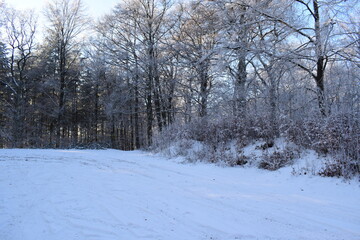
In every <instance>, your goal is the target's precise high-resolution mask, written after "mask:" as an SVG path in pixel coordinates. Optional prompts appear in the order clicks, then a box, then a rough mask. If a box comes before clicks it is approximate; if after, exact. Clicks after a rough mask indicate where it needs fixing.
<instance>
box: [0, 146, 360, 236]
mask: <svg viewBox="0 0 360 240" xmlns="http://www.w3.org/2000/svg"><path fill="white" fill-rule="evenodd" d="M290 171H291V170H290V168H284V169H281V170H280V171H275V172H268V171H264V170H259V169H255V168H246V169H244V168H221V167H217V166H214V165H210V164H195V165H194V164H181V163H178V162H176V161H174V160H165V159H163V158H160V157H155V156H149V155H148V154H147V153H143V152H139V151H134V152H122V151H116V150H99V151H96V150H91V151H90V150H87V151H85V150H84V151H78V150H0V239H1V240H30V239H31V240H32V239H33V240H49V239H51V240H57V239H58V240H64V239H66V240H75V239H78V240H96V239H99V240H107V239H109V240H122V239H124V240H125V239H126V240H131V239H154V240H155V239H156V240H160V239H164V240H168V239H171V240H176V239H179V240H191V239H194V240H197V239H219V240H220V239H224V240H225V239H226V240H230V239H244V240H247V239H248V240H250V239H284V240H289V239H294V240H295V239H296V240H298V239H309V240H310V239H311V240H316V239H319V240H324V239H326V240H331V239H334V240H340V239H346V240H352V239H353V240H358V239H360V204H359V203H360V188H359V185H358V183H357V182H352V183H344V182H341V180H339V179H331V178H321V177H315V176H314V177H308V176H292V175H291V174H290Z"/></svg>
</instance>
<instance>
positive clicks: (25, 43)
mask: <svg viewBox="0 0 360 240" xmlns="http://www.w3.org/2000/svg"><path fill="white" fill-rule="evenodd" d="M5 16H6V22H5V31H6V38H7V46H8V52H9V61H8V62H9V77H7V78H5V79H1V83H2V84H3V85H5V86H6V88H7V89H9V90H10V92H11V97H10V98H8V102H7V105H8V107H9V108H10V111H11V116H12V118H11V119H12V123H13V126H12V128H11V129H12V143H13V146H14V147H22V144H23V140H24V139H23V138H24V131H25V128H24V126H25V119H26V109H27V106H28V104H29V99H28V90H29V82H28V81H29V78H28V71H29V60H30V58H32V57H33V56H34V54H33V50H34V47H35V43H34V39H35V30H36V28H35V26H36V20H35V19H34V17H33V13H28V14H25V13H22V12H18V11H16V10H14V9H8V10H7V11H6V14H5Z"/></svg>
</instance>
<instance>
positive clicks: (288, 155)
mask: <svg viewBox="0 0 360 240" xmlns="http://www.w3.org/2000/svg"><path fill="white" fill-rule="evenodd" d="M298 157H300V152H299V151H298V150H297V149H295V148H290V147H286V148H285V149H284V150H282V151H274V152H273V153H271V154H265V155H264V156H263V158H262V160H261V161H260V163H259V168H262V169H267V170H271V171H275V170H278V169H279V168H282V167H285V166H286V165H290V164H292V163H293V160H294V159H295V158H298Z"/></svg>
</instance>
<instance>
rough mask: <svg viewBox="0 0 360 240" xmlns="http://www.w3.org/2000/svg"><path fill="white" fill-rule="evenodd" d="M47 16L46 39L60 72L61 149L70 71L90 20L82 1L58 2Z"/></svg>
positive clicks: (57, 144) (59, 133) (59, 126)
mask: <svg viewBox="0 0 360 240" xmlns="http://www.w3.org/2000/svg"><path fill="white" fill-rule="evenodd" d="M45 16H46V17H47V20H48V22H49V25H48V26H47V38H46V39H47V41H48V43H49V44H50V45H51V46H52V47H53V49H54V50H55V51H56V53H55V58H56V64H57V69H56V71H55V73H54V74H55V75H56V78H57V79H58V81H59V86H58V109H57V123H56V125H57V129H56V136H57V140H56V146H57V147H59V146H60V140H61V131H62V129H63V121H64V114H65V110H66V109H65V107H66V100H67V99H66V97H67V96H66V93H67V90H68V89H67V87H68V84H69V81H70V80H69V70H70V68H71V67H72V65H73V64H74V63H75V62H76V61H77V60H78V58H79V54H80V51H79V47H80V41H79V39H78V37H79V36H80V34H81V33H83V32H84V30H85V28H86V20H87V19H86V17H85V15H84V11H83V5H82V2H81V0H55V1H53V2H51V3H49V4H48V5H47V7H46V9H45ZM75 131H76V130H75Z"/></svg>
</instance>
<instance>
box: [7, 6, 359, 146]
mask: <svg viewBox="0 0 360 240" xmlns="http://www.w3.org/2000/svg"><path fill="white" fill-rule="evenodd" d="M1 12H2V13H1V16H2V18H1V20H0V21H1V23H0V24H1V36H0V97H1V101H0V147H43V148H45V147H51V148H54V147H56V148H70V147H111V148H118V149H124V150H132V149H139V148H142V147H147V146H149V145H151V144H152V139H153V136H155V135H157V134H158V133H161V132H163V131H166V129H168V126H169V125H172V124H174V123H175V124H178V125H182V124H190V123H192V122H193V121H196V123H198V122H199V121H200V120H201V119H204V121H205V120H206V122H207V123H208V122H209V121H219V120H220V119H222V120H224V119H229V122H230V121H231V124H234V121H235V125H236V122H237V121H238V123H239V124H237V125H238V126H242V124H244V122H246V123H248V124H250V125H251V123H254V124H255V123H256V124H258V123H259V122H262V123H264V124H265V125H266V126H267V128H266V129H267V131H268V133H267V135H266V136H268V138H276V137H278V136H280V135H281V134H283V131H282V126H283V125H284V124H288V123H289V122H292V123H296V122H298V121H300V120H301V121H302V122H303V121H304V119H313V120H314V119H315V122H316V121H317V120H316V119H318V120H319V121H318V122H319V123H324V124H325V123H326V119H328V118H330V117H332V116H335V115H338V114H340V113H341V114H344V115H347V114H351V116H358V115H357V114H358V113H359V109H360V74H359V73H360V33H359V26H360V25H359V19H358V16H359V14H360V10H359V8H358V3H357V1H355V0H353V1H345V0H344V1H339V0H336V1H335V0H334V1H333V0H329V1H317V0H309V1H303V0H286V1H284V0H267V1H257V0H252V1H242V0H235V1H234V0H212V1H211V0H207V1H202V0H197V1H184V2H183V3H181V2H177V1H170V0H125V1H120V2H119V4H118V5H117V6H116V7H115V8H114V9H112V10H111V12H110V13H109V14H107V15H105V16H104V17H102V18H101V19H100V20H99V21H97V22H94V21H92V20H91V19H90V18H89V17H88V16H87V15H86V13H85V12H84V6H83V4H82V2H81V1H80V0H55V1H51V2H50V3H49V4H48V5H47V7H46V9H45V10H44V12H45V13H44V15H45V16H44V17H45V18H46V20H47V21H46V28H45V30H44V31H43V32H40V31H38V29H37V27H36V26H37V22H36V19H35V18H34V17H33V13H32V12H26V13H25V12H20V11H17V10H14V9H11V8H9V7H7V6H6V5H5V4H2V5H1ZM41 35H44V37H43V40H42V41H38V39H39V38H40V37H41ZM199 119H200V120H199ZM234 119H235V120H234ZM301 121H300V122H301ZM196 126H197V128H202V127H203V128H206V126H208V124H203V125H202V124H197V125H196ZM317 126H318V125H317ZM299 127H300V126H299ZM306 127H307V128H310V127H311V126H310V125H309V126H306ZM185 129H189V128H184V130H185ZM193 130H194V129H193ZM214 131H215V130H214ZM237 131H239V132H243V135H244V136H245V135H248V134H249V133H248V132H246V131H242V130H240V129H238V130H237ZM203 132H206V131H203ZM229 134H230V133H229ZM355 136H356V135H355ZM237 137H239V138H241V136H237ZM294 137H295V136H294Z"/></svg>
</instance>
